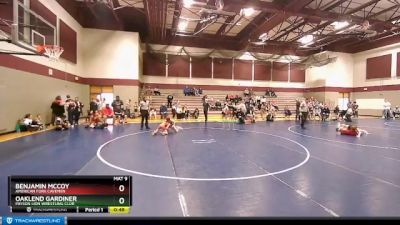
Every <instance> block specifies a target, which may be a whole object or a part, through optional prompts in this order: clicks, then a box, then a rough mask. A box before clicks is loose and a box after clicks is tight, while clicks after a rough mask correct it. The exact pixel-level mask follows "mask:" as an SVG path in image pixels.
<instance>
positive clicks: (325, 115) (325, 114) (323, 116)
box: [321, 104, 331, 121]
mask: <svg viewBox="0 0 400 225" xmlns="http://www.w3.org/2000/svg"><path fill="white" fill-rule="evenodd" d="M330 113H331V111H330V110H329V107H328V105H327V104H325V105H324V108H322V110H321V119H322V121H327V120H328V118H329V115H330Z"/></svg>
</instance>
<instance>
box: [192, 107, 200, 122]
mask: <svg viewBox="0 0 400 225" xmlns="http://www.w3.org/2000/svg"><path fill="white" fill-rule="evenodd" d="M199 115H200V110H199V109H198V108H195V109H194V111H193V113H192V117H194V118H195V119H196V120H197V119H199Z"/></svg>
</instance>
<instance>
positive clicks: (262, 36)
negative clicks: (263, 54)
mask: <svg viewBox="0 0 400 225" xmlns="http://www.w3.org/2000/svg"><path fill="white" fill-rule="evenodd" d="M258 39H260V40H262V41H266V40H268V34H267V33H263V34H261V35H260V37H258Z"/></svg>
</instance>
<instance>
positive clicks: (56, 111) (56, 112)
mask: <svg viewBox="0 0 400 225" xmlns="http://www.w3.org/2000/svg"><path fill="white" fill-rule="evenodd" d="M50 108H51V110H52V117H51V123H52V124H54V122H55V120H56V117H63V116H64V113H65V108H64V104H63V103H62V100H61V96H57V97H56V98H55V99H54V101H53V103H51V107H50Z"/></svg>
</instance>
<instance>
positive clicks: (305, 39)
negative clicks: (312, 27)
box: [299, 34, 314, 45]
mask: <svg viewBox="0 0 400 225" xmlns="http://www.w3.org/2000/svg"><path fill="white" fill-rule="evenodd" d="M313 40H314V36H313V35H311V34H309V35H306V36H304V37H302V38H300V39H299V42H300V43H302V44H303V45H307V44H309V43H311V42H312V41H313Z"/></svg>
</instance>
